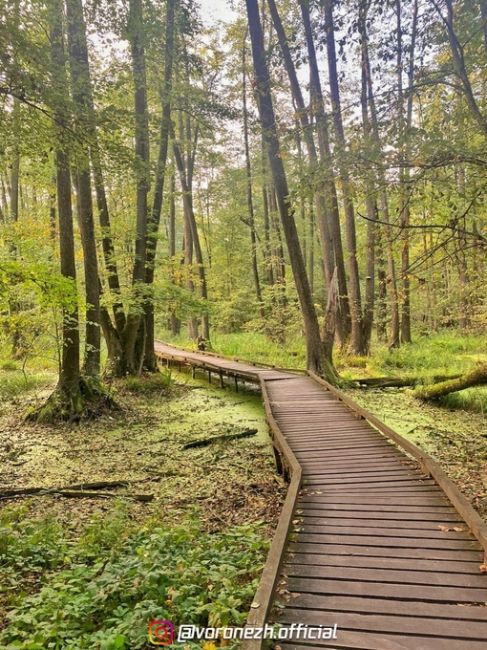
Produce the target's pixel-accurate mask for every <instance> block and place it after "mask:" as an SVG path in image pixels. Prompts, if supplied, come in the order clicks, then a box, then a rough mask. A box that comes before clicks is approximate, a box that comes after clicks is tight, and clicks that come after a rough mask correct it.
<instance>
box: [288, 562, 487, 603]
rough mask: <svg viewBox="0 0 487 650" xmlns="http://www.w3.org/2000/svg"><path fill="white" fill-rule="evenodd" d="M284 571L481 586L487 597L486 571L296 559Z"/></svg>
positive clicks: (364, 579) (310, 575)
mask: <svg viewBox="0 0 487 650" xmlns="http://www.w3.org/2000/svg"><path fill="white" fill-rule="evenodd" d="M284 574H285V575H287V576H293V577H297V578H306V577H308V578H324V579H326V580H354V581H356V582H387V583H394V584H403V585H406V584H416V585H426V586H436V587H461V588H468V589H470V588H475V589H480V590H481V593H482V594H483V599H484V601H485V600H487V578H486V576H485V574H481V573H479V572H477V574H467V573H443V572H441V573H435V572H432V571H413V570H400V569H382V568H377V567H374V568H359V567H344V566H340V567H333V566H330V565H326V566H320V565H319V564H309V563H306V564H297V561H296V559H294V560H293V561H292V562H289V563H288V564H286V565H285V566H284Z"/></svg>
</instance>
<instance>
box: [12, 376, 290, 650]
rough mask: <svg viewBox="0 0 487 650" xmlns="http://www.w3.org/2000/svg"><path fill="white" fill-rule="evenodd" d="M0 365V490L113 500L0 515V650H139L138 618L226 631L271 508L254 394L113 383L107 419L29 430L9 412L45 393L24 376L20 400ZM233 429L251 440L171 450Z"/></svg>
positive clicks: (180, 380) (247, 594) (142, 628)
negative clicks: (90, 491)
mask: <svg viewBox="0 0 487 650" xmlns="http://www.w3.org/2000/svg"><path fill="white" fill-rule="evenodd" d="M6 365H7V370H4V371H3V372H1V373H0V387H2V388H3V393H2V392H1V391H2V388H0V397H1V400H2V401H1V410H2V415H1V417H0V464H1V467H2V478H1V484H2V485H1V487H0V491H1V490H6V489H13V488H23V487H45V488H52V487H57V488H60V487H65V486H69V485H73V484H80V483H93V482H98V481H119V480H120V481H126V482H128V486H127V487H122V488H117V489H102V490H100V491H101V492H104V493H107V492H108V493H109V494H110V495H113V497H110V496H108V497H103V498H65V497H62V496H56V495H44V496H35V497H24V498H16V499H7V500H3V501H0V573H1V576H0V584H1V585H2V586H1V588H0V616H1V619H3V623H2V624H0V628H2V627H3V628H4V629H3V631H2V632H0V647H2V648H3V647H5V648H8V647H12V648H13V647H15V648H25V649H28V650H40V649H41V648H43V649H44V648H46V647H51V646H50V645H49V643H50V642H57V643H60V642H61V641H60V640H61V639H62V642H61V645H57V646H52V647H61V646H62V647H63V649H66V650H68V649H70V650H71V649H73V650H74V649H75V648H76V649H77V650H78V649H82V648H90V649H91V648H100V649H102V648H103V649H105V650H112V649H113V650H115V649H117V648H131V649H132V648H134V649H135V648H145V647H147V645H146V644H147V619H148V618H151V617H152V618H169V619H171V620H173V621H174V622H175V623H176V624H178V623H195V624H200V625H204V624H207V623H208V622H209V621H211V622H212V624H215V625H226V624H238V623H242V622H243V621H244V620H245V618H246V615H247V613H248V608H249V605H250V602H251V599H252V597H253V594H254V592H255V588H256V581H257V579H258V576H259V575H260V572H261V569H262V565H263V562H264V560H265V557H266V552H267V548H268V544H269V540H270V539H271V537H272V531H273V527H274V525H275V523H276V521H277V518H278V514H279V510H280V504H281V500H282V496H283V494H284V486H283V484H282V482H281V480H280V479H278V478H276V475H275V472H274V464H273V457H272V450H271V447H270V444H269V440H268V436H267V426H266V423H265V418H264V413H263V408H262V405H261V402H260V397H259V395H258V394H257V393H256V392H255V391H254V390H252V389H250V388H249V389H247V390H245V389H243V390H241V391H240V392H239V393H235V392H234V391H233V390H230V389H229V390H226V391H223V390H221V389H217V388H214V387H209V386H208V384H207V382H205V381H198V380H192V379H189V378H188V376H187V375H179V374H176V375H175V376H173V377H172V378H170V377H169V376H168V375H166V374H165V373H161V374H160V376H159V377H157V378H155V379H132V380H127V381H126V382H123V383H119V384H116V385H114V386H113V387H112V390H113V393H114V396H115V398H116V401H117V403H118V404H121V405H123V406H122V409H121V410H120V411H115V412H113V413H111V414H109V415H105V416H103V417H102V418H100V419H98V420H96V421H92V422H84V423H81V424H80V425H77V424H72V425H70V424H65V425H59V426H45V425H42V426H41V425H35V424H26V423H25V422H23V420H22V418H21V414H22V413H23V412H24V411H25V409H26V407H28V406H29V405H33V404H35V403H37V402H38V401H39V400H40V399H43V398H44V397H45V395H47V394H48V393H49V390H50V389H51V388H52V385H53V381H54V377H53V375H52V374H51V373H50V372H49V371H48V370H47V369H44V370H39V371H38V372H37V373H33V375H32V376H31V378H30V380H29V381H28V383H27V390H25V384H24V385H23V384H22V377H20V375H19V373H18V371H15V370H14V364H9V363H7V364H6ZM22 386H23V388H22ZM248 429H257V434H256V435H254V436H252V437H247V438H242V439H238V440H233V441H226V442H224V443H221V442H220V443H212V444H210V445H208V446H205V447H197V448H190V449H184V445H185V444H186V443H188V442H191V441H194V440H200V439H206V438H209V437H211V436H218V435H222V434H233V433H240V432H242V431H245V430H248ZM134 494H137V495H153V497H154V499H153V500H152V501H150V502H138V501H135V500H132V499H131V498H130V496H129V495H134ZM88 595H89V596H90V597H89V598H88ZM7 612H10V613H9V614H7ZM9 644H13V645H9Z"/></svg>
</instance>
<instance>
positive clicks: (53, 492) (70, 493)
mask: <svg viewBox="0 0 487 650" xmlns="http://www.w3.org/2000/svg"><path fill="white" fill-rule="evenodd" d="M43 496H61V497H66V498H68V499H117V498H118V499H131V500H132V501H143V502H147V501H152V500H153V499H154V495H153V494H114V493H113V492H98V491H93V490H86V491H85V490H63V489H55V488H54V489H48V490H40V491H38V492H30V493H28V492H27V493H26V492H23V493H20V494H19V493H17V494H10V495H8V496H0V501H5V500H6V499H17V498H21V499H23V498H24V497H43Z"/></svg>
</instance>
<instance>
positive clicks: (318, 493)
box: [300, 487, 460, 516]
mask: <svg viewBox="0 0 487 650" xmlns="http://www.w3.org/2000/svg"><path fill="white" fill-rule="evenodd" d="M438 494H439V496H435V495H434V496H431V495H423V496H409V497H401V498H398V497H397V495H390V496H388V495H387V494H386V495H366V496H365V495H363V496H362V495H360V494H359V495H347V494H333V495H330V494H328V493H325V492H323V490H319V489H316V490H315V489H313V488H309V487H303V488H302V490H301V493H300V499H301V498H303V497H304V496H312V497H317V501H318V499H319V502H320V503H322V504H323V505H329V506H330V507H331V506H342V505H344V506H346V505H348V506H355V505H357V506H359V505H363V506H369V505H376V506H380V505H383V506H387V505H398V506H399V505H402V504H403V505H404V506H407V505H409V506H415V505H416V504H418V505H421V506H427V505H432V506H435V507H436V506H441V507H447V508H450V509H451V507H452V506H451V504H450V502H449V501H447V500H446V499H445V497H444V496H443V494H442V493H441V491H438ZM454 511H455V512H458V511H457V510H455V509H454ZM459 516H460V515H459Z"/></svg>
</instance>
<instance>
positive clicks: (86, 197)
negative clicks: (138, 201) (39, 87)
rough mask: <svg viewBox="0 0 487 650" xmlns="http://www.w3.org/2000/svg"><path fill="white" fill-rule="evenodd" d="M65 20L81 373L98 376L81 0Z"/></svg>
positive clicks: (70, 5) (69, 4)
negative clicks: (81, 290)
mask: <svg viewBox="0 0 487 650" xmlns="http://www.w3.org/2000/svg"><path fill="white" fill-rule="evenodd" d="M66 14H67V19H68V45H69V64H70V70H71V87H72V93H73V105H74V113H75V126H76V131H77V133H78V138H79V140H80V142H81V143H82V146H81V147H80V148H79V151H78V155H77V158H76V169H77V183H76V187H77V193H78V215H79V226H80V232H81V243H82V246H83V262H84V271H85V295H86V335H85V354H84V365H83V372H84V374H85V375H86V376H87V377H91V378H93V379H98V377H99V375H100V342H101V333H100V294H99V280H98V260H97V251H96V239H95V224H94V221H93V201H92V194H91V175H90V157H89V145H87V144H85V142H84V138H85V137H86V134H87V133H89V131H90V126H89V124H90V123H91V122H92V120H91V115H90V112H91V108H92V102H91V88H90V77H89V69H88V66H87V61H88V55H87V52H86V35H85V34H84V33H83V29H82V27H83V26H84V21H83V7H82V4H81V0H66Z"/></svg>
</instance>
